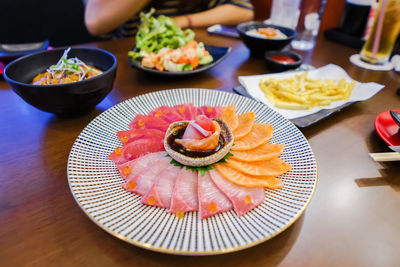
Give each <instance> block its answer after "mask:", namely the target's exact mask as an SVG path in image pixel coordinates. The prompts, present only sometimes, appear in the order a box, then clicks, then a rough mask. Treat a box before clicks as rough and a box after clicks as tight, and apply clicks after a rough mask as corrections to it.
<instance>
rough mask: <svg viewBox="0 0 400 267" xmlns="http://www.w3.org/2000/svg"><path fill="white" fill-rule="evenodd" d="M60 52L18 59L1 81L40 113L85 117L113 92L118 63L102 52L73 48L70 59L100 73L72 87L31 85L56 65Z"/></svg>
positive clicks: (71, 85)
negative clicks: (78, 60) (76, 59)
mask: <svg viewBox="0 0 400 267" xmlns="http://www.w3.org/2000/svg"><path fill="white" fill-rule="evenodd" d="M63 52H64V49H54V50H47V51H42V52H38V53H35V54H30V55H27V56H24V57H21V58H18V59H16V60H14V61H13V62H11V63H9V64H8V65H7V66H6V68H5V69H4V78H5V80H6V82H7V83H8V84H9V85H10V87H11V88H12V89H13V90H14V92H16V93H17V94H18V95H19V96H20V97H21V98H22V99H24V100H25V101H26V102H27V103H29V104H30V105H32V106H34V107H36V108H38V109H40V110H43V111H47V112H51V113H55V114H58V115H66V116H69V115H79V114H84V113H87V112H89V111H91V110H93V109H94V108H95V107H96V105H97V104H98V103H100V101H101V100H103V99H104V98H105V97H106V95H107V94H108V93H109V92H110V91H111V90H112V88H113V83H114V80H115V74H116V70H117V60H116V58H115V57H114V55H113V54H111V53H110V52H107V51H105V50H101V49H94V48H72V49H71V51H70V52H69V54H68V57H69V58H73V57H77V58H79V59H80V60H82V61H83V62H84V63H85V64H87V65H91V66H94V67H96V68H98V69H100V70H102V71H103V73H102V74H100V75H98V76H96V77H93V78H90V79H87V80H82V81H78V82H73V83H66V84H55V85H32V84H31V82H32V80H33V78H34V77H35V76H36V75H38V74H39V73H44V72H46V70H47V68H48V67H50V66H51V65H53V64H56V63H57V61H58V60H59V59H60V57H61V56H62V55H63Z"/></svg>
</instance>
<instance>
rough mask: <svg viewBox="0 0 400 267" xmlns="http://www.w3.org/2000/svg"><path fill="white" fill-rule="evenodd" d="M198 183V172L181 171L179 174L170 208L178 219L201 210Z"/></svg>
mask: <svg viewBox="0 0 400 267" xmlns="http://www.w3.org/2000/svg"><path fill="white" fill-rule="evenodd" d="M197 181H198V177H197V171H191V170H186V169H181V171H180V172H179V175H178V178H176V182H175V186H174V191H173V193H172V199H171V207H170V212H172V213H175V214H176V216H177V217H178V218H181V217H182V216H183V214H184V213H185V212H188V211H197V210H198V209H199V201H198V194H197V186H198V185H197Z"/></svg>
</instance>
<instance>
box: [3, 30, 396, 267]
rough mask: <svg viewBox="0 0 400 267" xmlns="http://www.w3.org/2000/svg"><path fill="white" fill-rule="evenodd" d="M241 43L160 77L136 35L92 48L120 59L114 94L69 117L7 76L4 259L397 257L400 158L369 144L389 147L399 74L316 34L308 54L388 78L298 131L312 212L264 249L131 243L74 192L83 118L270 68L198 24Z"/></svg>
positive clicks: (77, 262)
mask: <svg viewBox="0 0 400 267" xmlns="http://www.w3.org/2000/svg"><path fill="white" fill-rule="evenodd" d="M196 34H197V35H196V36H197V37H196V38H197V39H198V40H200V41H205V42H207V43H208V44H212V45H222V46H232V48H233V49H232V53H231V54H230V55H229V56H228V57H227V58H226V59H225V60H224V61H223V62H221V63H220V64H219V65H218V66H216V67H215V68H213V69H211V70H210V71H208V72H205V73H201V74H198V75H195V76H191V77H185V78H156V79H155V78H154V77H152V76H149V75H145V74H144V73H142V72H139V71H138V70H135V69H132V68H130V67H129V65H128V61H127V52H128V50H129V49H130V48H131V47H132V46H133V42H134V41H133V39H124V40H118V41H110V42H101V43H95V44H89V45H85V46H91V47H99V48H103V49H106V50H108V51H110V52H112V53H113V54H115V55H116V57H117V59H118V71H117V77H116V81H115V84H114V89H113V90H112V92H111V93H110V94H109V95H108V96H107V97H106V98H105V99H104V101H102V102H101V103H100V104H99V105H98V106H97V109H96V110H94V111H93V112H91V113H90V114H87V115H85V116H81V117H78V118H70V119H63V118H59V117H56V116H54V115H52V114H49V113H46V112H42V111H40V110H37V109H35V108H34V107H32V106H30V105H28V104H27V103H25V102H24V101H23V100H22V99H21V98H20V97H19V96H17V95H16V94H15V93H14V92H13V91H12V90H11V89H10V88H9V86H8V85H7V84H6V82H5V81H4V80H0V140H1V141H0V148H1V149H0V259H1V260H0V262H1V263H0V265H1V266H30V265H33V266H166V265H171V266H267V265H281V266H398V265H399V263H400V253H399V252H400V163H399V162H391V163H377V162H374V161H373V160H372V159H371V158H370V157H369V155H368V153H369V152H388V151H389V149H388V148H387V145H386V144H385V143H384V142H383V141H382V140H381V139H380V138H379V136H378V135H377V133H376V132H375V130H374V120H375V118H376V116H377V115H378V114H379V113H381V112H383V111H386V110H388V109H396V108H397V109H398V108H400V96H398V95H396V90H397V88H398V87H399V86H400V75H399V74H396V73H395V72H393V71H391V72H374V71H368V70H364V69H360V68H358V67H356V66H354V65H352V64H351V63H350V62H349V56H350V55H352V54H354V53H357V51H356V50H354V49H351V48H348V47H345V46H343V45H340V44H336V43H333V42H330V41H327V40H325V39H323V38H322V37H320V38H319V40H318V43H317V46H316V47H315V49H314V50H313V51H310V52H307V53H302V54H303V56H304V58H305V63H309V64H312V65H313V66H315V67H320V66H323V65H326V64H328V63H333V64H337V65H339V66H341V67H343V68H344V69H345V70H346V71H347V72H348V73H349V75H350V76H351V77H353V78H354V79H356V80H358V81H360V82H370V81H374V82H378V83H382V84H384V85H385V88H384V89H383V90H382V91H381V92H379V93H378V94H377V95H376V96H374V97H373V98H372V99H369V100H367V101H364V102H361V103H357V104H354V105H352V106H350V107H347V108H345V109H344V110H342V111H341V112H339V113H335V114H333V115H331V116H330V117H328V118H326V119H324V120H323V121H320V122H318V123H316V124H314V125H312V126H310V127H308V128H304V129H301V131H302V132H303V133H304V135H305V136H306V138H307V139H308V141H309V142H310V144H311V147H312V149H313V151H314V154H315V157H316V159H317V163H318V173H319V178H318V183H317V188H316V191H315V194H314V197H313V199H312V200H311V203H310V204H309V206H308V207H307V209H306V211H305V212H304V213H303V215H302V216H301V217H300V218H299V219H298V220H297V221H296V222H295V223H294V224H293V225H292V226H291V227H289V228H288V229H287V230H286V231H284V232H282V233H281V234H279V235H278V236H276V237H275V238H273V239H271V240H269V241H266V242H265V243H262V244H260V245H257V246H255V247H252V248H249V249H245V250H242V251H239V252H234V253H230V254H225V255H217V256H202V257H189V256H175V255H166V254H160V253H156V252H152V251H147V250H144V249H141V248H138V247H135V246H133V245H130V244H128V243H125V242H123V241H121V240H119V239H117V238H115V237H113V236H111V235H109V234H108V233H106V232H105V231H103V230H102V229H100V228H99V227H98V226H97V225H96V224H94V223H93V222H92V221H91V220H90V219H89V218H88V217H87V216H86V215H85V214H84V212H83V211H82V210H81V209H80V208H79V206H78V205H77V203H76V202H75V200H74V198H73V196H72V194H71V192H70V189H69V186H68V180H67V172H66V170H67V160H68V155H69V152H70V149H71V147H72V145H73V143H74V141H75V139H76V138H77V136H78V135H79V133H80V132H81V131H82V130H83V128H84V127H85V126H86V125H87V124H88V123H89V122H90V121H91V120H92V119H94V118H95V117H96V116H97V115H99V114H100V113H101V112H102V111H104V110H106V109H108V108H110V107H112V106H113V105H115V104H117V103H119V102H121V101H123V100H125V99H128V98H131V97H134V96H137V95H140V94H143V93H147V92H151V91H155V90H163V89H168V88H194V87H195V88H210V89H222V90H226V91H231V90H232V87H233V86H235V85H238V76H239V75H251V74H262V73H267V72H268V69H267V68H266V67H265V65H264V62H263V60H262V59H259V58H252V57H250V55H249V51H248V50H247V49H246V48H245V46H244V45H243V44H242V43H241V42H240V41H239V40H236V39H231V38H227V37H218V36H212V35H208V34H207V33H206V32H205V31H203V30H197V31H196Z"/></svg>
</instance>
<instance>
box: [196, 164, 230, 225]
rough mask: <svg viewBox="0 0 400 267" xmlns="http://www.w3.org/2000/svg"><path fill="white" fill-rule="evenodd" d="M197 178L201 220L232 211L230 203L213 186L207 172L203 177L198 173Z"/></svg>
mask: <svg viewBox="0 0 400 267" xmlns="http://www.w3.org/2000/svg"><path fill="white" fill-rule="evenodd" d="M198 176H199V179H198V181H199V182H198V194H199V211H200V217H201V218H202V219H206V218H208V217H210V216H213V215H215V214H217V213H221V212H225V211H228V210H230V209H232V207H233V206H232V202H231V201H230V200H229V199H228V197H227V196H225V195H224V193H222V192H221V190H219V189H218V187H217V186H216V185H215V184H214V182H213V181H212V180H211V176H210V173H209V172H206V173H205V174H204V176H201V174H200V173H199V174H198Z"/></svg>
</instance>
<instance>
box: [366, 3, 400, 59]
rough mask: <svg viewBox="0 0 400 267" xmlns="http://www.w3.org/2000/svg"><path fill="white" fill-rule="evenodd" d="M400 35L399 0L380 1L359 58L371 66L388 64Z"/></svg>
mask: <svg viewBox="0 0 400 267" xmlns="http://www.w3.org/2000/svg"><path fill="white" fill-rule="evenodd" d="M399 33H400V0H380V2H379V7H378V9H377V11H376V15H375V20H374V24H373V26H372V30H371V33H370V35H369V37H368V40H367V41H366V42H365V44H364V46H363V48H362V50H361V53H360V56H361V59H362V60H363V61H366V62H368V63H371V64H384V63H386V62H388V60H389V57H390V55H391V53H392V50H393V46H394V43H395V42H396V39H397V36H398V35H399Z"/></svg>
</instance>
